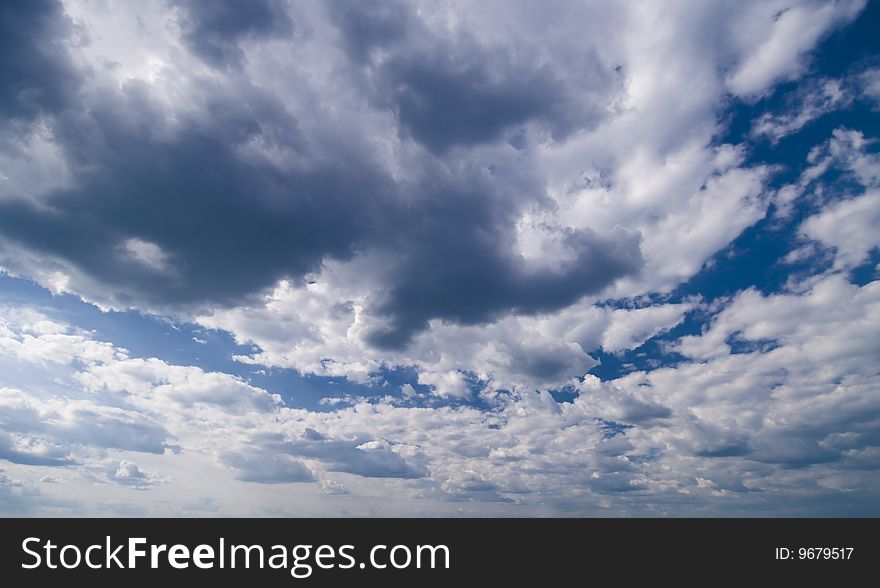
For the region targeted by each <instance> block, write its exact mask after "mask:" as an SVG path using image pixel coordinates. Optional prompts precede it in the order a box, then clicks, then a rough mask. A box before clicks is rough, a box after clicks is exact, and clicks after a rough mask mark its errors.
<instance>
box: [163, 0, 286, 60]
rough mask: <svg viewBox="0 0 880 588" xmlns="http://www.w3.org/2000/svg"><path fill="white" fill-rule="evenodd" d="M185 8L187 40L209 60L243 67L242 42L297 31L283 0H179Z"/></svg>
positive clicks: (184, 28) (181, 6)
mask: <svg viewBox="0 0 880 588" xmlns="http://www.w3.org/2000/svg"><path fill="white" fill-rule="evenodd" d="M173 4H175V5H176V6H178V7H179V8H180V10H181V12H182V18H181V21H180V23H179V26H180V29H181V32H182V36H183V40H184V42H185V43H186V44H187V45H188V46H189V47H190V49H191V50H192V51H193V52H194V53H195V54H196V55H198V56H199V57H201V58H202V59H204V60H205V61H206V62H207V63H209V64H211V65H213V66H216V67H227V68H236V69H237V68H240V67H241V66H242V65H243V63H244V61H245V55H244V51H243V50H242V49H241V43H242V42H244V41H247V40H250V39H261V38H262V39H264V38H266V37H270V36H287V37H289V36H290V35H292V34H293V32H294V25H293V20H292V19H291V17H290V15H289V14H288V13H287V10H286V6H285V3H284V2H283V1H282V0H258V1H255V2H249V3H248V4H247V6H244V5H242V4H241V3H240V2H235V0H220V1H216V0H215V1H210V0H175V1H174V2H173Z"/></svg>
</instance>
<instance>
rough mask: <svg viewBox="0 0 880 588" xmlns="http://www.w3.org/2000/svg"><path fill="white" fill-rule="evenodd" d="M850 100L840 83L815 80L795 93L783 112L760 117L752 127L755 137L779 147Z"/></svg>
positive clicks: (849, 95) (847, 92)
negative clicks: (785, 139) (782, 142)
mask: <svg viewBox="0 0 880 588" xmlns="http://www.w3.org/2000/svg"><path fill="white" fill-rule="evenodd" d="M851 100H852V96H851V94H850V90H849V88H847V87H845V86H844V85H843V83H842V82H841V81H840V80H818V81H812V82H811V84H810V85H809V86H808V87H805V88H802V89H800V90H799V91H797V92H795V93H793V96H792V97H791V98H789V100H787V105H786V108H784V109H782V110H781V112H779V113H769V112H768V113H765V114H763V115H761V116H760V117H759V118H758V119H757V120H756V121H755V122H754V123H753V125H752V131H751V132H752V135H754V136H756V137H766V138H767V139H768V140H769V141H770V142H771V143H773V144H776V143H778V142H779V141H780V140H781V139H782V138H784V137H786V136H788V135H791V134H792V133H796V132H797V131H799V130H800V129H801V128H803V127H804V126H806V125H807V124H809V123H810V122H812V121H813V120H815V119H817V118H819V117H821V116H823V115H824V114H827V113H829V112H832V111H834V110H837V109H840V108H844V107H846V106H847V105H848V104H849V103H850V102H851Z"/></svg>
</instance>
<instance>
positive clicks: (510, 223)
mask: <svg viewBox="0 0 880 588" xmlns="http://www.w3.org/2000/svg"><path fill="white" fill-rule="evenodd" d="M878 27H880V3H877V2H873V3H866V2H865V1H864V0H837V1H807V0H805V1H794V0H755V1H738V2H721V1H717V2H692V1H670V2H663V3H652V2H618V1H616V0H614V1H612V0H608V1H599V0H597V1H590V2H580V1H578V2H575V1H569V0H549V1H546V2H534V1H526V0H515V1H513V0H486V1H482V2H464V1H456V0H444V1H441V2H437V1H427V0H425V1H408V2H398V1H392V0H387V1H384V0H383V1H377V2H369V3H366V2H357V1H354V0H330V1H317V0H314V1H311V0H303V1H295V2H294V1H288V0H252V1H249V2H237V1H233V0H216V1H208V0H164V1H163V0H150V1H145V2H137V3H133V2H116V1H112V0H64V1H63V2H62V1H58V0H27V1H25V0H12V1H7V2H4V3H2V7H0V514H3V515H7V516H10V515H12V516H20V515H36V516H50V515H54V516H84V515H91V516H128V515H132V516H427V517H433V516H593V517H599V516H602V517H628V516H651V517H653V516H712V517H715V516H880V279H878V278H880V142H878V140H880V37H878V35H877V34H876V31H877V30H878Z"/></svg>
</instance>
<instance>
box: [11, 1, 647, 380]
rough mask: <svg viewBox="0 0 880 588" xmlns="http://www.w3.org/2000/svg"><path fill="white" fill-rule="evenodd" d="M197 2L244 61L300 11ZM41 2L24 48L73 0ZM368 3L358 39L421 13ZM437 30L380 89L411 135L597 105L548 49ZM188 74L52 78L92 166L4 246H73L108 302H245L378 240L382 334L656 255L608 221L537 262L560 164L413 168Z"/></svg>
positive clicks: (561, 123) (197, 47) (502, 308)
mask: <svg viewBox="0 0 880 588" xmlns="http://www.w3.org/2000/svg"><path fill="white" fill-rule="evenodd" d="M181 7H182V9H183V11H184V12H185V13H186V14H187V15H189V16H188V17H187V18H188V19H189V20H187V21H186V22H185V23H184V25H185V26H184V27H183V30H184V39H185V40H186V42H187V43H189V45H190V46H191V47H192V50H193V51H195V52H196V53H197V54H198V55H200V56H202V57H205V56H208V57H206V58H207V59H212V60H215V61H217V60H219V62H222V63H225V64H235V63H237V61H236V59H237V58H236V57H235V55H239V53H240V51H241V49H240V47H238V45H237V43H239V42H240V41H241V40H242V39H245V38H254V39H257V38H264V37H266V36H271V35H275V34H277V33H279V31H284V30H286V29H285V27H288V26H289V23H287V20H286V19H288V17H287V16H286V13H283V12H282V4H280V3H277V2H263V3H259V5H258V6H257V7H256V8H254V9H252V8H251V5H248V11H247V16H246V17H241V19H237V18H236V17H235V15H234V14H233V13H234V12H235V10H234V9H233V7H232V5H229V4H225V3H220V4H217V3H213V2H212V3H203V2H189V3H186V4H183V5H181ZM42 8H43V9H44V11H43V12H42V13H39V16H34V18H32V19H31V21H28V22H27V23H24V24H28V23H30V29H29V31H28V35H26V36H22V37H21V38H20V39H19V40H18V41H17V43H18V45H17V49H18V50H19V52H20V51H22V50H24V51H27V50H28V47H30V45H29V43H47V42H49V41H47V39H46V37H47V36H49V33H50V32H53V31H54V28H55V27H58V26H62V25H63V23H64V22H66V21H65V20H64V17H62V16H61V15H60V14H58V11H57V7H56V6H55V5H45V6H42ZM50 9H51V10H50ZM359 15H360V13H359V12H358V13H355V12H352V11H351V10H349V12H346V13H345V14H344V15H343V17H341V18H342V21H341V22H343V24H344V25H345V26H344V30H345V31H346V34H347V35H354V37H353V38H352V39H348V37H346V39H348V40H346V41H344V43H347V45H346V46H352V44H353V45H358V46H361V45H362V46H363V47H368V46H372V45H375V44H377V43H380V42H384V41H380V40H379V39H380V38H385V37H387V38H388V39H394V38H396V33H392V32H390V31H393V30H396V29H395V27H398V26H403V25H401V24H400V23H398V24H392V23H396V22H398V21H397V20H395V18H397V16H395V17H394V18H391V17H389V18H384V17H381V18H379V17H376V18H374V19H373V20H369V18H367V17H362V16H359ZM359 18H366V20H364V21H363V22H361V21H359V20H357V19H359ZM400 18H401V19H403V20H401V21H400V22H401V23H404V22H408V20H407V19H410V20H411V19H412V18H414V17H413V16H412V15H409V16H406V15H404V16H401V17H400ZM383 19H384V20H383ZM389 19H390V20H389ZM46 22H49V23H54V24H52V25H51V26H49V25H46V24H45V23H46ZM359 22H361V24H358V23H359ZM279 23H281V24H279ZM284 23H287V24H284ZM345 23H348V24H345ZM377 23H379V24H377ZM382 23H385V24H382ZM380 25H381V26H380ZM413 26H416V25H413ZM377 27H378V28H377ZM383 27H384V28H383ZM386 29H387V30H386ZM352 31H354V32H352ZM357 31H360V32H357ZM370 31H373V32H370ZM382 31H385V32H382ZM406 34H407V31H402V32H401V35H402V36H405V35H406ZM358 35H359V36H358ZM32 38H35V39H37V40H31V39H32ZM54 39H55V36H54V35H53V36H52V40H53V41H54ZM220 40H222V43H221V41H220ZM389 42H390V41H389ZM432 42H433V41H432ZM226 43H229V44H226ZM437 43H440V42H439V41H438V42H437ZM437 43H435V46H433V50H429V51H422V52H415V53H411V52H410V51H409V49H408V48H407V47H403V48H401V49H400V50H399V52H398V54H396V55H394V56H393V57H392V58H390V59H388V60H386V62H385V64H384V65H383V66H381V68H380V70H379V71H377V74H376V76H375V82H376V84H377V85H375V87H374V88H373V89H372V98H371V100H372V101H373V102H375V103H376V104H375V106H376V107H377V108H379V109H380V110H381V109H384V108H391V109H392V110H393V111H394V112H395V113H396V115H397V117H398V120H399V125H400V133H401V134H402V135H404V136H411V137H413V138H414V139H415V140H417V141H419V142H421V143H422V144H424V145H425V146H426V147H428V148H429V149H430V150H432V151H434V152H436V153H437V155H442V154H443V153H444V152H445V151H446V150H447V149H449V148H450V147H452V146H454V145H459V146H469V145H476V144H478V143H484V142H488V141H493V140H496V139H500V138H501V137H500V134H501V133H502V131H503V130H504V129H506V128H508V127H510V126H511V125H516V124H519V123H522V122H524V121H526V120H531V119H535V120H538V119H542V120H547V121H550V127H552V128H556V127H558V128H559V129H563V128H565V129H568V128H572V129H574V128H577V125H574V124H569V122H570V121H574V120H578V121H581V123H582V124H585V125H589V124H593V123H594V122H595V121H596V120H597V114H596V107H595V105H590V104H589V101H584V102H582V103H580V104H579V105H578V106H577V107H576V108H575V107H574V106H573V105H574V104H575V103H574V102H572V101H570V100H569V99H568V98H564V99H563V95H564V94H565V92H566V91H565V90H564V89H563V88H562V86H561V85H560V83H558V81H557V80H556V77H555V76H554V74H553V72H552V71H550V70H549V69H547V68H546V67H537V66H534V65H528V66H527V67H524V68H522V67H520V64H518V63H514V61H512V60H511V59H512V58H510V57H509V56H508V53H507V52H506V51H505V50H504V49H503V48H495V49H485V48H482V47H481V46H479V45H477V44H475V42H474V41H473V40H469V39H466V38H465V39H463V40H460V41H457V44H455V45H454V46H452V47H451V48H450V52H449V53H448V54H447V53H445V49H444V47H443V46H442V45H441V44H437ZM230 47H232V48H233V49H234V50H233V49H230ZM224 48H225V49H224ZM227 49H228V50H229V51H232V53H227V52H226V50H227ZM364 50H366V49H364ZM236 51H237V52H239V53H237V52H236ZM349 51H350V52H353V51H355V49H350V50H349ZM441 55H442V56H441ZM43 58H44V59H46V60H48V61H51V64H52V67H55V68H58V69H59V70H61V71H63V72H64V75H65V76H66V77H67V78H71V79H73V78H75V77H76V76H80V79H85V78H84V77H83V76H85V74H84V73H77V72H76V70H74V69H72V68H71V66H70V64H69V59H68V57H67V56H66V54H64V53H63V52H62V51H60V50H59V51H55V52H54V53H52V54H49V55H48V56H44V57H43ZM7 70H8V71H7V72H6V74H5V76H6V78H7V82H8V83H11V84H12V85H13V86H15V85H16V84H19V85H22V84H28V83H30V82H29V81H28V80H30V77H28V76H29V75H30V74H29V73H28V72H27V71H24V70H22V71H19V70H18V69H9V68H7ZM490 74H491V75H490ZM43 77H44V76H42V75H41V76H40V77H39V79H43ZM187 83H188V86H187V87H188V91H189V92H190V93H191V94H192V96H191V98H192V99H193V103H194V104H197V105H199V106H198V108H196V109H186V110H181V111H179V112H178V111H175V112H174V113H173V115H172V114H170V113H169V112H168V110H167V108H168V107H167V106H166V105H163V104H161V103H160V101H159V100H158V99H157V97H156V96H154V94H153V90H152V89H151V88H150V87H149V86H148V84H146V83H144V82H142V81H136V80H129V81H127V82H125V83H124V84H122V86H121V88H118V89H117V88H115V87H109V86H102V85H100V84H92V85H90V86H89V89H88V91H84V92H80V93H78V94H76V95H72V94H70V93H69V92H66V91H65V90H64V89H63V87H60V86H59V87H54V86H53V87H52V88H51V91H49V89H46V92H47V95H48V94H51V95H52V96H55V95H58V103H57V104H56V105H55V107H56V108H57V110H56V111H55V112H54V114H53V116H52V118H51V120H50V121H49V124H50V126H51V133H52V136H53V138H54V140H55V141H56V143H57V144H58V146H59V147H60V149H61V150H62V152H63V153H64V155H65V158H66V160H67V164H68V166H69V168H70V171H71V174H72V178H73V180H72V182H71V184H70V186H68V187H66V188H63V189H56V190H55V191H54V192H51V193H49V194H46V195H44V196H43V197H42V198H41V199H40V202H39V203H35V202H33V201H30V200H26V199H23V198H17V199H16V198H12V199H7V200H3V201H0V236H2V237H4V238H5V239H6V240H8V241H9V242H11V243H12V244H13V245H12V246H11V247H10V248H9V249H8V250H7V255H5V258H6V259H5V260H4V265H6V266H7V267H9V268H12V269H13V270H14V271H20V272H21V273H29V271H30V270H31V268H29V267H27V266H26V265H20V262H19V260H18V259H17V258H16V256H15V251H17V250H19V248H24V250H27V251H32V252H36V253H38V254H39V255H42V256H44V257H46V258H49V259H54V260H63V261H64V263H65V264H67V265H68V267H71V268H73V271H75V272H78V273H80V274H82V275H84V276H87V278H88V279H89V280H92V281H93V282H94V283H96V284H98V287H96V288H95V289H94V290H96V291H99V292H100V293H101V296H102V297H103V298H104V299H105V302H107V301H109V303H110V304H113V305H116V306H122V307H129V306H133V307H141V308H143V307H146V308H149V309H162V310H168V309H175V308H192V307H196V306H204V305H218V304H219V305H233V304H238V303H241V302H243V301H244V300H246V299H247V298H248V297H249V296H250V295H253V294H256V293H259V292H261V291H263V290H264V289H265V288H268V287H270V286H272V285H273V284H275V283H276V282H277V281H278V280H279V279H282V278H292V279H294V280H299V279H301V278H303V277H304V276H305V275H307V274H310V273H314V272H320V270H321V267H322V264H323V263H324V262H326V261H327V260H330V259H337V260H347V259H351V258H352V257H354V256H358V255H363V254H370V253H371V252H372V253H377V252H378V253H379V254H380V255H382V256H383V259H385V262H386V266H387V267H388V268H389V271H387V272H386V273H385V274H383V275H382V276H381V279H382V284H381V286H380V287H379V289H378V290H377V291H376V292H375V293H374V296H373V298H374V302H373V303H372V306H371V312H373V313H374V314H375V315H376V316H377V317H379V318H380V319H381V320H382V321H383V323H384V324H382V325H379V326H378V327H376V328H375V329H374V330H373V331H372V332H371V333H370V334H369V339H370V341H371V342H372V343H373V344H375V345H376V346H379V347H382V348H400V347H403V346H405V345H406V344H407V343H408V342H409V341H410V340H411V338H412V337H413V335H414V334H416V333H418V332H419V331H420V330H422V329H424V328H425V327H426V325H427V321H429V320H431V319H435V318H439V319H443V320H447V321H453V322H460V323H464V324H476V323H483V322H487V321H492V320H495V319H496V318H498V317H499V316H502V315H504V314H505V313H511V312H513V313H521V314H532V313H537V312H544V311H549V310H554V309H559V308H562V307H564V306H567V305H570V304H572V303H574V302H575V301H577V300H578V299H579V298H580V297H582V296H584V295H586V294H590V293H596V292H598V291H600V290H601V289H602V288H604V287H606V286H608V285H609V284H611V283H612V282H613V281H614V280H616V279H618V278H621V277H623V276H626V275H631V274H634V273H636V272H637V271H638V270H639V268H640V267H641V264H642V257H641V252H640V249H639V241H638V237H637V236H636V235H633V234H628V233H615V234H613V235H610V236H609V235H605V236H600V235H597V234H594V233H592V232H590V231H589V230H570V231H569V232H568V233H566V234H565V235H564V236H563V238H564V240H565V242H566V245H567V246H568V247H569V248H570V249H571V250H572V251H573V252H574V257H573V259H572V260H570V261H569V262H567V263H565V264H563V266H562V267H558V268H554V269H541V268H534V267H530V266H529V265H528V264H527V263H525V261H524V260H523V259H522V258H521V256H520V255H519V254H518V253H517V247H516V242H515V225H516V222H517V220H518V218H519V215H520V214H521V212H522V210H523V209H525V208H526V207H534V206H539V207H543V206H549V203H548V199H546V197H545V196H544V194H543V187H542V185H541V182H539V181H535V180H532V179H527V180H526V181H524V182H521V183H518V182H508V181H507V180H506V179H500V178H493V177H491V175H490V177H488V178H487V177H486V174H485V173H483V172H484V170H482V171H480V170H476V169H474V166H473V165H470V164H468V165H462V162H461V161H459V160H456V159H449V160H448V161H447V160H445V159H443V158H442V157H439V158H438V157H432V156H430V155H425V156H419V157H416V158H415V159H414V160H413V161H412V162H411V163H409V164H408V169H407V170H406V174H405V176H403V177H401V176H395V175H394V174H392V173H391V172H390V171H388V169H387V168H386V166H385V164H384V163H382V162H381V161H380V160H379V159H378V157H377V155H376V154H374V153H373V152H371V151H369V150H368V149H367V148H366V147H364V145H366V144H367V142H366V141H365V140H364V139H363V138H360V137H357V136H353V137H341V138H340V137H337V136H334V135H333V133H321V132H318V131H314V129H311V130H310V132H304V131H303V130H302V129H301V125H300V123H299V121H298V118H299V117H303V116H313V115H314V114H318V113H311V112H304V113H299V112H298V113H296V114H294V113H292V112H290V111H289V109H288V108H287V107H286V106H285V104H284V103H282V101H281V100H280V99H279V98H278V97H277V96H276V95H275V94H273V93H272V92H271V91H270V90H267V89H265V88H261V87H257V86H255V85H254V84H252V83H250V82H249V81H247V80H244V79H240V76H239V75H235V76H230V77H229V78H228V79H217V78H210V79H207V78H205V79H202V78H198V77H196V76H193V77H192V78H191V79H189V80H188V82H187ZM563 103H565V105H564V106H560V105H562V104H563ZM572 109H573V110H572ZM310 128H311V127H310ZM269 154H280V156H278V157H276V156H275V155H272V156H270V155H269ZM505 182H507V184H505ZM541 369H543V368H541ZM548 369H549V368H548ZM544 371H546V370H544Z"/></svg>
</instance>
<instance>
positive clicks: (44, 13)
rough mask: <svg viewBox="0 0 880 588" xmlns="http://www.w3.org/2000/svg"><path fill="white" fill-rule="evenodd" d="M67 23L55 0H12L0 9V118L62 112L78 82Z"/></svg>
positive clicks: (61, 8)
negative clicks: (70, 50)
mask: <svg viewBox="0 0 880 588" xmlns="http://www.w3.org/2000/svg"><path fill="white" fill-rule="evenodd" d="M71 25H72V23H71V22H70V19H68V18H66V17H65V15H64V10H63V7H62V5H61V3H60V2H57V1H56V0H36V1H34V2H29V1H15V2H9V3H6V5H5V7H4V8H3V10H2V11H0V38H2V39H3V41H2V44H0V53H2V55H4V57H3V59H2V60H0V88H2V89H0V115H2V119H3V126H6V125H7V124H9V123H10V122H11V121H14V120H20V119H24V120H27V119H31V118H34V117H36V116H38V115H40V114H43V113H44V114H51V113H53V112H56V111H58V110H60V109H61V108H63V107H64V106H65V104H66V103H67V101H68V100H69V99H70V98H71V94H72V93H73V92H74V91H75V90H76V88H77V85H78V82H79V78H78V76H76V75H75V74H74V70H73V65H72V63H71V61H70V58H69V56H68V53H67V47H66V42H67V41H68V40H69V39H70V37H71V36H72V34H73V30H72V26H71Z"/></svg>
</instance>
